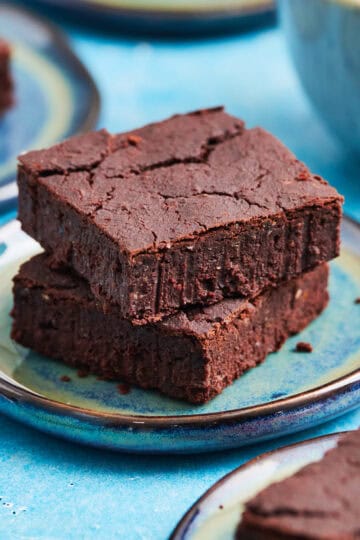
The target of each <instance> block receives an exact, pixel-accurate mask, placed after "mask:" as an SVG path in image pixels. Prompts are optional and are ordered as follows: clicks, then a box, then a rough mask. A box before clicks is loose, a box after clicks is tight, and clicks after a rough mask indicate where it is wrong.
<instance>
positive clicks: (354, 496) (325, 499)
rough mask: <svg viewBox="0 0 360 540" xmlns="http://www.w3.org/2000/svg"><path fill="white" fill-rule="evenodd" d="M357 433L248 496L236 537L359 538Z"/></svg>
mask: <svg viewBox="0 0 360 540" xmlns="http://www.w3.org/2000/svg"><path fill="white" fill-rule="evenodd" d="M359 501H360V431H359V430H358V431H355V432H351V433H349V434H347V435H345V436H343V437H342V438H341V439H340V441H339V444H338V446H337V448H334V449H333V450H330V451H329V452H328V453H327V454H325V456H324V458H323V459H322V460H321V461H319V462H317V463H312V464H311V465H307V466H306V467H304V468H303V469H301V470H300V471H299V472H298V473H296V474H295V475H294V476H292V477H290V478H287V479H286V480H283V481H282V482H279V483H276V484H272V485H271V486H269V487H268V488H266V489H264V490H263V491H262V492H260V493H259V494H258V495H257V496H256V497H254V498H253V499H252V500H250V501H249V502H248V503H247V505H246V509H245V512H244V515H243V517H242V520H241V523H240V525H239V527H238V530H237V534H236V538H237V540H300V539H308V540H310V539H312V540H351V539H354V540H355V538H360V511H359Z"/></svg>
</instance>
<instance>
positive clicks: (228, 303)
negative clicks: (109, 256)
mask: <svg viewBox="0 0 360 540" xmlns="http://www.w3.org/2000/svg"><path fill="white" fill-rule="evenodd" d="M45 259H46V256H45V255H39V256H36V257H34V258H33V259H31V260H30V261H28V262H27V263H25V264H24V265H23V266H22V267H21V269H20V271H19V274H18V275H17V276H16V277H15V280H14V309H13V313H12V314H13V318H14V323H13V330H12V337H13V338H14V339H15V340H16V341H17V342H19V343H21V344H22V345H24V346H25V347H29V348H31V349H34V350H36V351H38V352H39V353H42V354H44V355H46V356H49V357H52V358H55V359H58V360H62V361H64V362H65V363H67V364H70V365H72V366H74V367H76V368H78V369H81V370H85V371H86V372H88V371H89V372H92V373H94V374H97V375H99V376H101V377H102V378H105V379H114V380H121V381H123V382H126V383H130V384H136V385H138V386H140V387H142V388H153V389H157V390H160V391H161V392H162V393H164V394H166V395H168V396H171V397H175V398H181V399H184V400H187V401H190V402H193V403H203V402H205V401H207V400H209V399H211V398H212V397H214V396H215V395H216V394H218V393H220V392H221V391H222V390H223V389H224V388H225V387H226V386H228V385H229V384H231V383H232V382H233V381H234V380H235V379H236V378H237V377H239V376H240V375H241V374H242V373H244V372H245V371H246V370H248V369H250V368H252V367H255V366H256V365H257V364H259V363H261V362H262V361H263V360H264V359H265V357H266V355H267V354H268V353H270V352H272V351H276V350H277V349H279V348H280V347H281V345H282V344H283V342H284V341H285V339H286V338H287V337H288V336H289V335H291V334H294V333H296V332H298V331H300V330H301V329H303V328H304V327H305V326H306V325H307V324H309V323H310V322H311V321H312V320H313V319H314V318H315V317H316V316H317V315H318V314H319V313H320V312H321V311H322V309H323V308H324V307H325V305H326V304H327V301H328V294H327V290H326V287H327V279H328V268H327V265H326V264H324V265H322V266H320V267H319V268H317V269H315V270H314V271H312V272H310V273H308V274H305V275H304V276H301V277H299V278H297V279H295V280H292V281H290V282H288V283H286V284H283V285H281V286H280V287H279V288H277V289H275V288H272V289H269V290H268V291H266V292H264V293H262V294H261V295H259V296H258V297H256V298H255V299H252V300H241V299H228V300H223V301H222V302H220V303H218V304H215V305H212V306H208V307H205V308H193V309H188V310H186V311H180V312H178V313H177V314H176V315H173V316H171V317H169V318H167V319H165V320H163V321H160V322H157V323H149V324H147V325H133V324H132V323H131V322H130V321H129V320H126V319H121V318H120V317H119V312H118V309H117V307H115V306H114V307H112V308H109V311H108V312H107V313H106V314H105V313H104V312H103V310H102V309H101V306H100V304H99V302H98V301H97V300H96V299H95V298H94V296H93V294H92V293H91V291H90V288H89V286H88V285H87V283H86V282H85V281H84V280H83V279H81V278H79V277H77V276H76V275H75V274H70V272H68V271H67V272H65V271H61V272H60V271H55V270H50V269H49V267H48V265H47V264H46V260H45Z"/></svg>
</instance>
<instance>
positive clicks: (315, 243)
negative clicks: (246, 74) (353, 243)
mask: <svg viewBox="0 0 360 540" xmlns="http://www.w3.org/2000/svg"><path fill="white" fill-rule="evenodd" d="M19 162H20V163H19V171H18V185H19V219H20V220H21V222H22V227H23V229H24V231H25V232H27V233H28V234H30V235H31V236H33V237H34V238H35V239H36V240H38V241H39V242H40V243H41V245H42V246H43V247H44V248H45V250H46V251H48V252H49V253H52V265H53V267H58V266H63V265H65V266H69V267H72V268H73V269H74V270H75V271H76V272H77V273H78V274H79V275H81V276H83V277H84V278H85V279H86V280H88V282H89V283H90V287H91V290H92V292H93V294H94V295H95V296H96V297H97V298H98V299H99V300H101V301H102V303H103V307H104V308H105V310H107V309H109V306H110V305H111V304H114V305H117V306H118V310H119V314H120V316H121V317H123V318H130V319H132V320H133V321H134V322H135V321H137V322H138V323H140V324H141V323H145V322H149V321H156V320H160V319H162V318H163V317H164V316H166V315H169V314H171V313H174V312H176V311H177V310H178V309H179V308H183V307H186V306H191V305H208V304H212V303H216V302H219V301H221V300H222V299H224V298H227V297H233V296H238V297H243V298H246V297H252V296H254V295H257V294H258V293H259V292H261V291H262V290H264V289H265V288H267V287H269V286H277V285H278V284H279V283H281V282H284V281H287V280H289V279H292V278H294V277H296V276H298V275H300V274H302V273H303V272H306V271H308V270H310V269H312V268H314V267H315V266H316V265H318V264H320V263H323V262H324V261H327V260H329V259H332V258H333V257H336V256H337V255H338V252H339V223H340V218H341V203H342V197H341V196H340V195H338V193H337V192H336V190H335V189H333V188H332V187H330V186H329V185H328V184H327V183H326V182H325V181H324V180H323V179H322V178H320V177H319V176H317V175H313V174H312V173H311V172H310V171H309V170H308V169H307V168H306V167H305V165H304V164H302V163H301V162H299V161H298V160H297V159H296V158H295V157H294V155H293V154H292V153H291V152H290V151H289V150H287V149H286V148H285V147H284V146H283V145H282V144H281V143H280V142H279V141H278V140H277V139H275V138H274V137H273V136H272V135H270V134H269V133H267V132H265V131H264V130H262V129H260V128H254V129H245V127H244V124H243V122H242V121H241V120H238V119H237V118H234V117H232V116H229V115H228V114H226V113H225V112H224V111H223V109H222V108H215V109H211V110H203V111H196V112H194V113H190V114H186V115H177V116H174V117H172V118H170V119H169V120H166V121H164V122H160V123H157V124H150V125H148V126H145V127H143V128H140V129H137V130H135V131H132V132H130V133H125V134H120V135H110V134H109V133H108V132H107V131H105V130H102V131H99V132H95V133H88V134H86V135H82V136H80V137H75V138H72V139H69V140H68V141H66V142H64V143H62V144H59V145H56V146H54V147H52V148H50V149H48V150H40V151H35V152H30V153H28V154H25V155H23V156H20V158H19Z"/></svg>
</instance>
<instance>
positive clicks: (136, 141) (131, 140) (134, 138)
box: [127, 135, 142, 146]
mask: <svg viewBox="0 0 360 540" xmlns="http://www.w3.org/2000/svg"><path fill="white" fill-rule="evenodd" d="M127 140H128V143H129V144H132V145H133V146H137V145H138V144H139V143H140V142H141V141H142V138H141V137H139V135H128V138H127Z"/></svg>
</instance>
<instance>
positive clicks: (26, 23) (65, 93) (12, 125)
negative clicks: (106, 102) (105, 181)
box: [0, 4, 99, 208]
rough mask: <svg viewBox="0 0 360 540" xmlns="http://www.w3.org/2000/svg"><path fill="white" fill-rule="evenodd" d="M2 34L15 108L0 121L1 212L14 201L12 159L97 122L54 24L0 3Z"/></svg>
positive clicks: (91, 97) (93, 93) (87, 82)
mask: <svg viewBox="0 0 360 540" xmlns="http://www.w3.org/2000/svg"><path fill="white" fill-rule="evenodd" d="M0 36H1V37H3V38H5V39H6V40H7V41H8V42H9V43H10V45H11V48H12V56H13V58H12V71H13V77H14V81H15V105H14V107H13V108H11V109H9V111H8V112H6V113H5V114H4V116H2V117H1V118H0V208H1V207H2V206H4V204H5V203H6V204H7V205H8V206H9V204H10V203H9V201H10V200H11V201H12V202H14V198H15V197H16V186H15V182H14V180H15V176H16V157H17V155H18V154H20V153H21V152H24V151H26V150H30V149H33V148H41V147H44V146H50V145H51V144H53V143H55V142H57V141H59V140H61V139H64V138H66V137H68V136H70V135H73V134H74V133H78V132H81V131H86V130H87V129H90V128H91V127H93V126H94V125H95V123H96V120H97V116H98V111H99V96H98V92H97V89H96V87H95V84H94V82H93V80H92V79H91V77H90V75H89V73H88V72H87V71H86V69H85V67H84V66H83V65H82V64H81V62H80V61H79V60H78V59H77V57H76V56H75V55H74V53H73V52H72V51H71V50H70V48H69V46H68V44H67V42H66V41H65V39H64V38H63V36H62V34H60V33H59V32H58V31H57V30H56V29H55V28H54V27H53V26H52V25H49V24H48V23H46V22H45V21H43V20H41V19H37V18H35V17H33V16H32V15H29V14H28V13H27V12H26V11H25V10H23V9H20V8H15V7H12V6H10V5H7V4H1V5H0Z"/></svg>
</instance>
